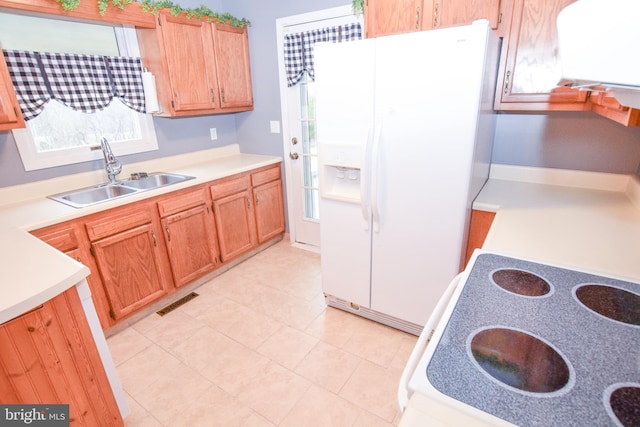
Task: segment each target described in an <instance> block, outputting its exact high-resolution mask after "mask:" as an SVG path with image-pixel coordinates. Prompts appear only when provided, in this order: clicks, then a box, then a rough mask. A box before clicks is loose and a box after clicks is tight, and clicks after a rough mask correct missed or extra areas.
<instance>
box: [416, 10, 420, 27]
mask: <svg viewBox="0 0 640 427" xmlns="http://www.w3.org/2000/svg"><path fill="white" fill-rule="evenodd" d="M419 29H420V6H416V30H419Z"/></svg>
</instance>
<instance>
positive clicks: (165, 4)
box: [140, 0, 251, 28]
mask: <svg viewBox="0 0 640 427" xmlns="http://www.w3.org/2000/svg"><path fill="white" fill-rule="evenodd" d="M140 4H141V5H142V10H143V11H144V12H151V13H154V14H156V13H158V11H159V10H160V9H169V10H170V11H171V14H172V15H174V16H177V15H179V14H180V13H182V12H184V13H185V16H186V17H187V18H193V17H196V18H198V19H203V18H205V19H207V20H208V21H209V22H211V21H213V20H217V21H218V22H220V23H223V24H229V25H231V26H232V27H238V28H244V27H248V26H249V25H251V22H250V21H248V20H246V19H244V18H242V19H238V18H236V17H235V16H233V15H231V14H230V13H226V12H225V13H220V12H214V11H213V10H211V9H210V8H209V7H207V6H205V5H201V6H199V7H196V8H189V9H183V8H182V7H181V6H180V5H179V4H176V3H173V2H172V1H171V0H141V1H140Z"/></svg>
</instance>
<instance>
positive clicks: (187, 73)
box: [159, 15, 220, 112]
mask: <svg viewBox="0 0 640 427" xmlns="http://www.w3.org/2000/svg"><path fill="white" fill-rule="evenodd" d="M159 19H160V31H161V32H162V42H163V48H164V54H165V57H166V61H167V69H168V77H169V82H170V86H171V98H172V100H171V102H172V107H173V109H174V110H175V111H177V112H179V111H192V110H208V109H214V108H219V106H220V103H219V99H218V82H217V80H216V76H215V60H214V58H213V56H212V52H213V45H212V43H211V26H210V25H209V23H207V22H204V21H198V20H196V19H185V18H181V17H174V16H171V15H160V17H159ZM207 52H209V54H207Z"/></svg>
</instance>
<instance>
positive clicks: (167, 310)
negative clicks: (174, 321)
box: [156, 292, 198, 316]
mask: <svg viewBox="0 0 640 427" xmlns="http://www.w3.org/2000/svg"><path fill="white" fill-rule="evenodd" d="M197 296H198V294H197V293H195V292H191V293H190V294H187V295H185V296H183V297H182V298H180V299H178V300H175V301H174V302H172V303H171V304H169V305H168V306H166V307H164V308H161V309H160V310H158V311H156V313H157V314H159V315H160V316H164V315H165V314H167V313H171V312H172V311H173V310H175V309H176V308H178V307H180V306H181V305H183V304H186V303H188V302H189V301H191V300H192V299H194V298H195V297H197Z"/></svg>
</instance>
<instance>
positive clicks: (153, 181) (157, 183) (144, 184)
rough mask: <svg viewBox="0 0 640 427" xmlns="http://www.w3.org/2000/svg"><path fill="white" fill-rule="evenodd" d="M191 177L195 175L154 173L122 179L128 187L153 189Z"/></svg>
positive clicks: (123, 183)
mask: <svg viewBox="0 0 640 427" xmlns="http://www.w3.org/2000/svg"><path fill="white" fill-rule="evenodd" d="M189 179H193V177H192V176H187V175H177V174H172V173H153V174H149V175H147V176H144V177H140V178H138V179H127V180H125V181H122V182H121V184H122V185H124V186H126V187H131V188H136V189H139V190H151V189H154V188H159V187H164V186H165V185H171V184H177V183H179V182H182V181H186V180H189Z"/></svg>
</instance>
